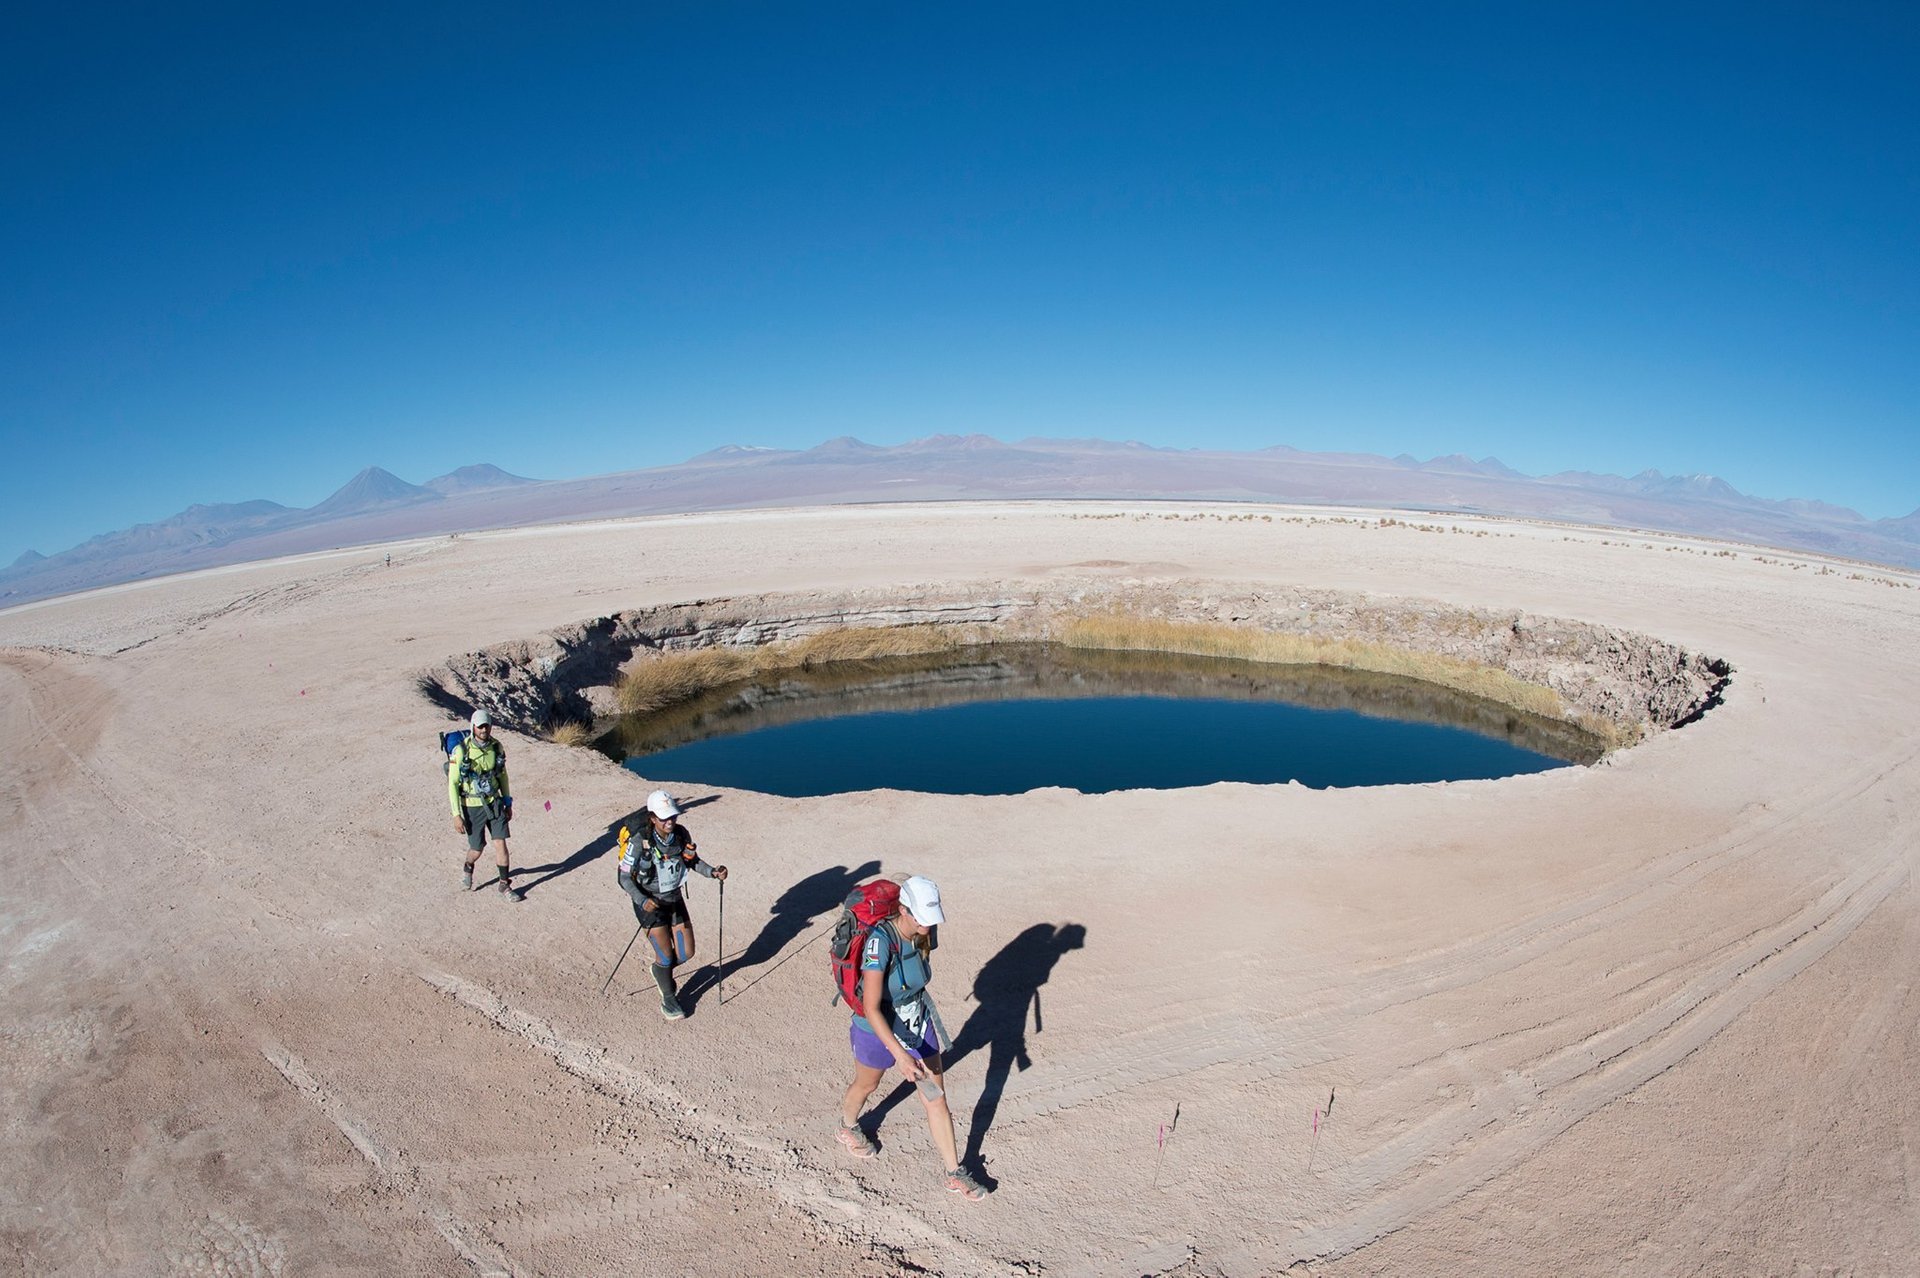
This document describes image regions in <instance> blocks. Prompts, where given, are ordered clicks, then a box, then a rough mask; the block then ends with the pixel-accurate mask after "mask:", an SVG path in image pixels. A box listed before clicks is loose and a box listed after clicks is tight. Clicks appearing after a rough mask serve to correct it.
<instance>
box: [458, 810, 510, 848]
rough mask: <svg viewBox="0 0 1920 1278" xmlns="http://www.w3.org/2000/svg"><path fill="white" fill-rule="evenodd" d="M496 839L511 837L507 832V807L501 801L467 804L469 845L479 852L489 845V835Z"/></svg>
mask: <svg viewBox="0 0 1920 1278" xmlns="http://www.w3.org/2000/svg"><path fill="white" fill-rule="evenodd" d="M489 834H491V835H493V837H494V838H496V839H504V838H507V837H509V836H508V834H507V809H506V807H505V805H503V804H499V803H469V804H468V805H467V847H468V848H470V849H471V850H473V851H475V852H478V851H480V850H481V849H482V848H484V847H486V846H487V835H489Z"/></svg>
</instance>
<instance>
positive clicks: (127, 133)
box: [0, 0, 1920, 564]
mask: <svg viewBox="0 0 1920 1278" xmlns="http://www.w3.org/2000/svg"><path fill="white" fill-rule="evenodd" d="M557 8H558V9H559V14H558V16H556V15H554V14H542V13H536V12H535V11H534V10H533V9H531V8H529V9H519V8H514V7H505V6H496V5H488V4H467V3H463V4H459V5H448V6H444V7H434V6H428V5H407V4H402V5H399V6H394V7H393V9H392V10H391V11H389V10H388V9H387V8H386V7H367V8H365V9H362V10H359V11H357V12H347V11H345V10H341V9H337V8H335V7H331V6H323V7H320V8H307V9H288V8H286V7H285V6H275V5H259V4H245V5H241V4H235V5H232V6H227V7H220V8H213V7H206V6H200V5H194V4H186V5H181V6H161V5H139V6H133V5H127V6H117V7H116V6H98V7H92V6H73V7H63V6H56V5H32V6H25V7H22V8H18V9H16V10H14V11H13V13H12V15H11V16H10V17H9V19H8V23H7V30H6V32H5V37H4V39H0V112H3V113H4V114H3V115H0V165H3V166H4V167H3V168H0V429H3V430H4V435H5V449H4V452H5V465H4V475H5V480H4V484H5V488H4V495H3V496H4V500H0V564H3V563H5V562H7V561H8V560H11V558H12V557H13V556H14V555H15V554H17V553H19V552H20V551H21V550H23V549H25V548H27V547H29V546H32V547H34V548H37V549H39V550H41V551H43V552H47V553H52V552H54V551H57V550H61V549H64V548H66V547H68V546H70V545H73V544H74V543H76V542H78V541H80V540H82V539H84V538H85V537H87V536H89V535H91V534H93V533H96V532H101V531H105V530H108V529H112V528H119V527H124V526H126V525H129V524H132V523H134V522H138V521H145V520H151V519H156V518H161V517H164V516H166V515H169V514H172V513H173V512H175V511H177V510H179V509H181V508H182V507H184V506H186V505H188V504H189V503H191V502H196V501H206V502H213V501H237V500H244V499H247V498H252V497H268V498H272V499H274V500H276V501H280V502H284V503H286V504H288V505H309V504H311V503H313V502H314V501H317V500H318V499H320V498H321V497H323V496H325V495H326V494H327V493H328V492H330V491H331V490H332V489H333V488H335V487H337V486H338V485H339V484H340V483H342V482H344V481H345V480H346V479H347V478H348V477H349V476H350V475H351V474H352V473H353V472H354V471H355V470H357V469H359V468H360V467H362V466H364V465H368V464H377V465H381V466H385V467H386V468H388V469H389V470H392V471H394V472H395V473H397V474H399V475H401V476H402V477H403V478H406V479H410V480H413V481H415V482H419V481H421V480H424V479H427V478H429V477H431V476H433V475H437V474H440V473H443V472H445V471H447V470H450V469H452V468H454V467H456V466H459V465H462V464H466V463H469V462H480V461H491V462H494V463H497V464H499V465H501V466H504V467H506V468H508V469H510V470H514V471H517V472H519V473H522V474H527V475H532V476H536V477H540V478H560V477H569V476H576V475H583V474H593V473H602V472H606V471H611V470H620V469H627V468H631V467H637V466H647V465H656V464H662V463H669V462H674V461H679V460H682V459H684V458H686V457H689V456H691V455H693V454H695V453H698V452H701V451H703V450H705V449H707V448H710V447H713V446H715V445H718V444H722V443H749V444H761V445H770V446H784V447H805V446H809V445H812V444H814V443H818V442H819V441H821V440H823V439H825V438H828V437H830V436H833V435H839V434H855V435H858V436H860V437H862V438H864V439H867V440H870V441H872V442H875V443H897V442H901V441H904V440H907V439H911V438H915V437H919V436H922V435H927V434H931V433H934V432H941V431H950V432H968V431H981V432H985V433H989V434H994V435H998V436H1000V437H1002V438H1006V439H1015V438H1019V437H1022V436H1025V435H1029V434H1040V435H1056V436H1074V435H1096V436H1102V437H1107V438H1114V439H1125V438H1134V439H1141V440H1145V441H1147V442H1149V443H1155V444H1165V445H1176V446H1209V447H1262V446H1266V445H1269V444H1276V443H1285V444H1291V445H1294V446H1295V447H1300V448H1309V449H1351V450H1361V451H1370V452H1378V453H1384V454H1389V455H1391V454H1395V453H1400V452H1409V453H1413V454H1416V455H1418V456H1422V457H1425V456H1431V455H1434V454H1437V453H1451V452H1465V453H1470V454H1472V455H1474V456H1485V455H1489V454H1491V455H1495V456H1498V457H1500V458H1501V459H1502V460H1504V461H1505V462H1507V463H1508V464H1509V465H1512V466H1515V467H1518V468H1519V469H1521V470H1524V471H1527V472H1529V473H1536V474H1537V473H1545V472H1551V471H1556V470H1562V469H1573V468H1581V469H1591V470H1603V471H1615V472H1620V473H1631V472H1633V471H1637V470H1639V469H1642V468H1644V467H1655V468H1658V469H1660V470H1663V471H1665V472H1667V473H1669V474H1675V473H1686V472H1710V473H1713V474H1717V475H1720V476H1722V477H1723V478H1725V479H1727V480H1728V481H1729V482H1731V483H1732V484H1734V485H1735V486H1736V487H1739V488H1741V489H1743V490H1745V491H1748V492H1751V493H1754V494H1756V495H1759V496H1766V497H1790V496H1800V497H1817V498H1822V499H1826V500H1830V501H1834V502H1838V503H1841V504H1846V505H1851V506H1854V507H1855V508H1857V509H1858V510H1860V511H1861V512H1862V513H1864V514H1866V515H1869V516H1873V517H1879V516H1886V515H1900V514H1906V513H1907V512H1909V511H1911V510H1913V509H1914V508H1915V507H1916V506H1920V442H1916V441H1917V440H1920V421H1917V420H1916V417H1917V414H1916V406H1920V349H1917V347H1920V342H1916V333H1917V332H1920V216H1917V214H1920V74H1916V72H1915V67H1916V66H1920V17H1917V16H1916V14H1920V10H1917V9H1916V8H1915V7H1914V6H1912V5H1910V4H1888V5H1840V6H1834V5H1824V6H1816V5H1812V4H1808V5H1805V6H1782V5H1771V4H1764V3H1762V4H1739V5H1726V6H1719V7H1712V8H1709V7H1704V6H1671V5H1647V6H1635V5H1628V6H1621V5H1604V6H1603V5H1595V6H1592V7H1591V8H1590V9H1588V10H1586V11H1584V12H1578V11H1575V10H1573V9H1572V8H1571V7H1569V6H1558V5H1538V4H1532V3H1528V4H1515V5H1510V6H1466V7H1460V8H1456V7H1454V6H1446V5H1433V4H1405V5H1367V4H1361V5H1350V6H1325V5H1323V6H1306V5H1282V4H1245V5H1232V4H1206V3H1201V4H1185V5H1174V4H1166V5H1151V6H1148V5H1133V4H1126V3H1116V2H1115V0H1108V2H1106V3H1099V4H1073V5H1065V4H1060V5H1054V4H1044V3H1043V4H1037V5H1036V4H1030V3H1029V4H1019V5H999V4H969V5H965V6H960V5H955V6H950V7H947V8H945V9H941V8H938V7H934V6H924V5H904V4H898V3H888V4H877V3H876V4H871V5H853V6H849V5H834V4H820V5H793V4H778V5H774V4H766V5H741V4H728V3H720V2H717V0H700V2H694V0H688V2H686V3H677V4H671V5H649V4H634V5H628V6H620V7H618V8H615V9H612V10H609V11H608V12H605V13H591V12H589V11H588V10H587V9H586V8H584V7H578V6H558V7H557ZM1336 10H1337V12H1334V11H1336Z"/></svg>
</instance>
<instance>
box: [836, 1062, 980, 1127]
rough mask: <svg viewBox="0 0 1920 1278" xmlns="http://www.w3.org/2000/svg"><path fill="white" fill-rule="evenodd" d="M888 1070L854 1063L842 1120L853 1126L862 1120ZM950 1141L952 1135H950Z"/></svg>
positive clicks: (844, 1123)
mask: <svg viewBox="0 0 1920 1278" xmlns="http://www.w3.org/2000/svg"><path fill="white" fill-rule="evenodd" d="M886 1072H887V1071H886V1070H884V1069H875V1068H874V1067H873V1066H871V1065H862V1064H860V1063H859V1062H858V1061H855V1062H854V1064H853V1084H852V1086H850V1087H848V1088H847V1096H846V1099H845V1100H843V1101H841V1102H840V1122H841V1123H842V1124H843V1125H844V1126H847V1127H852V1126H853V1125H854V1124H855V1123H857V1122H859V1121H860V1111H861V1110H862V1109H864V1108H865V1107H866V1104H867V1097H869V1096H871V1095H873V1089H874V1088H876V1087H878V1086H880V1077H881V1075H883V1074H885V1073H886ZM948 1141H949V1143H951V1141H952V1137H951V1136H949V1137H948Z"/></svg>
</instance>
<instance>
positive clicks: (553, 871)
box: [513, 794, 720, 894]
mask: <svg viewBox="0 0 1920 1278" xmlns="http://www.w3.org/2000/svg"><path fill="white" fill-rule="evenodd" d="M718 802H720V796H719V795H717V794H709V795H707V796H706V797H705V798H700V799H682V800H680V801H679V803H680V810H681V811H682V812H685V811H686V810H687V809H688V808H698V807H704V806H705V805H707V804H709V803H718ZM646 819H647V810H646V808H644V807H639V808H635V809H634V810H633V811H631V812H629V813H627V814H626V815H625V816H623V817H621V818H620V819H619V820H618V821H615V822H614V823H613V824H612V825H609V826H608V827H607V828H606V829H605V830H603V831H601V833H600V834H599V835H598V836H596V837H595V838H594V839H593V840H592V841H591V842H589V843H587V844H586V845H585V846H584V847H582V848H580V849H579V850H578V851H576V852H574V853H573V854H572V855H571V856H569V857H567V859H566V860H564V861H554V862H552V863H550V864H548V865H529V866H526V867H525V868H523V869H518V870H515V871H514V872H513V873H514V877H515V878H516V879H522V878H524V877H525V876H527V875H530V874H537V875H539V876H540V877H539V878H537V879H533V880H531V881H530V882H518V883H516V884H515V886H516V887H518V888H519V889H520V891H521V892H522V893H523V894H524V893H527V892H531V891H533V889H535V888H537V887H539V886H540V885H541V884H542V883H545V882H546V881H547V880H548V879H557V878H559V877H560V876H561V875H563V874H571V873H573V871H575V870H577V869H579V868H580V867H581V866H583V865H591V864H592V863H593V862H595V861H598V860H599V859H600V858H601V857H603V856H605V855H606V854H607V853H609V852H611V851H613V850H614V848H616V847H618V846H619V845H620V827H621V826H623V825H624V826H625V827H627V829H628V830H630V831H632V832H633V833H634V834H638V833H639V832H640V830H641V829H642V826H643V823H644V822H645V821H646Z"/></svg>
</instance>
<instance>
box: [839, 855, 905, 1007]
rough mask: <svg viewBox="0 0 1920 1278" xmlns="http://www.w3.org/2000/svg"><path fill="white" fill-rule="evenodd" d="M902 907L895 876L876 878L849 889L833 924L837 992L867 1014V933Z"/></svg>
mask: <svg viewBox="0 0 1920 1278" xmlns="http://www.w3.org/2000/svg"><path fill="white" fill-rule="evenodd" d="M899 909H900V885H899V884H898V883H895V882H894V881H893V880H892V879H875V880H874V881H873V882H871V883H868V884H866V885H864V886H862V887H857V888H855V889H854V890H853V891H851V892H849V893H847V899H846V900H845V901H842V902H841V909H840V921H839V922H838V923H836V924H834V927H833V943H832V956H833V986H834V989H833V996H834V997H835V998H837V999H839V1000H840V1001H841V1002H843V1003H845V1004H846V1005H847V1006H848V1007H850V1008H852V1009H853V1010H854V1012H855V1013H856V1014H864V1011H865V1009H864V1008H863V1007H862V1005H861V1002H860V951H861V950H862V949H864V948H865V947H866V944H867V933H869V932H871V931H873V928H874V925H875V924H877V923H879V922H881V921H882V920H884V919H890V918H892V917H893V916H894V915H895V914H896V913H897V912H898V911H899Z"/></svg>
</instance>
